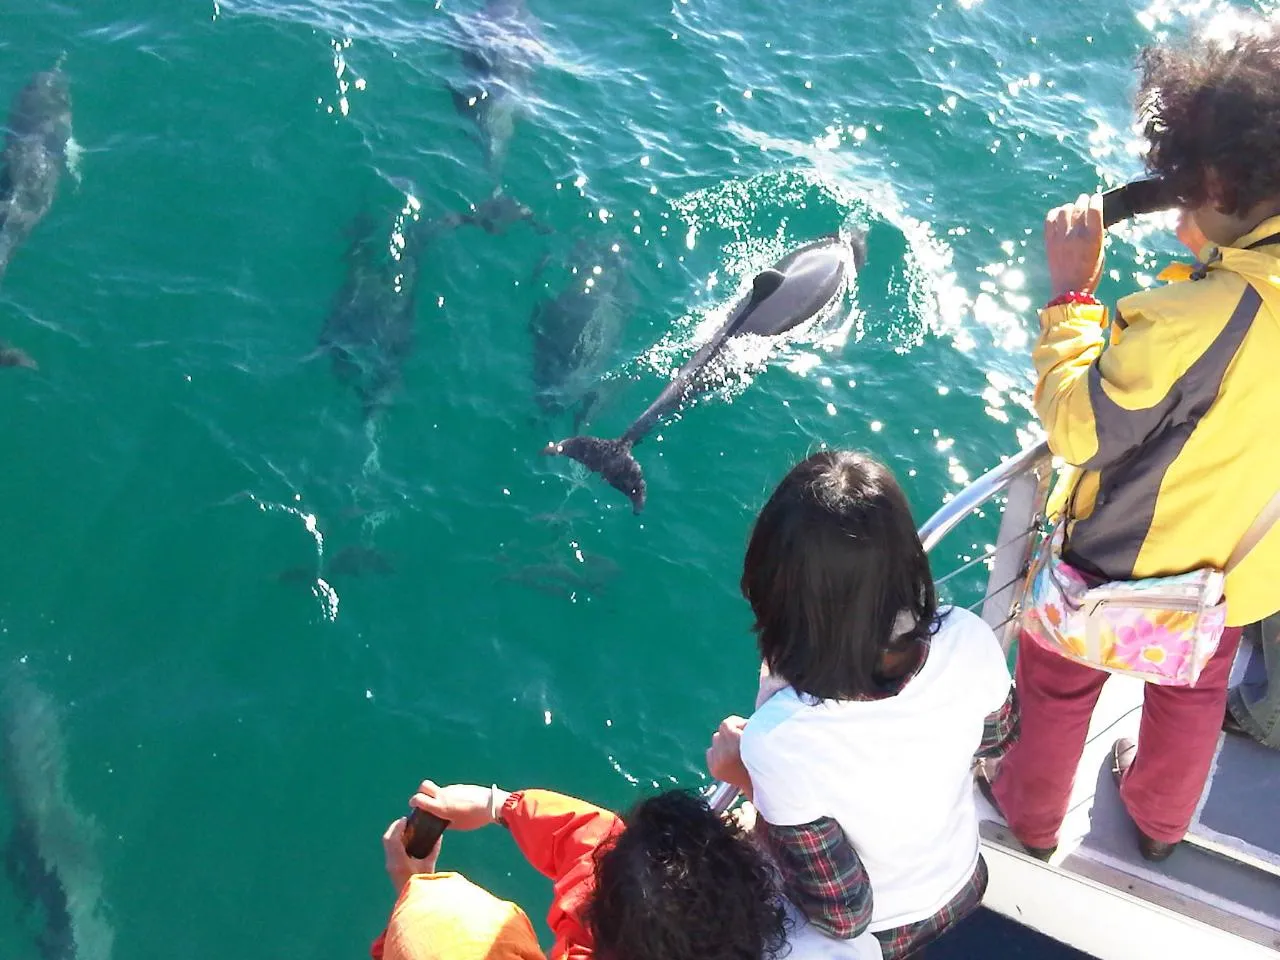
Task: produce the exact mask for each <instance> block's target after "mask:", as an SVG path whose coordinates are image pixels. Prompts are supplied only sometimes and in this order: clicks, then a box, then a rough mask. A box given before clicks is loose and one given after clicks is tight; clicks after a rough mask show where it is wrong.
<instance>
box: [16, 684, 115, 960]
mask: <svg viewBox="0 0 1280 960" xmlns="http://www.w3.org/2000/svg"><path fill="white" fill-rule="evenodd" d="M3 680H4V682H3V683H2V684H0V693H2V694H3V700H2V701H0V734H2V736H3V739H2V740H0V761H2V764H0V772H2V773H3V777H2V778H0V784H2V785H3V790H4V796H5V798H6V799H7V801H8V803H9V805H10V807H11V809H12V812H13V815H12V818H11V822H12V830H11V833H10V835H9V838H8V841H7V843H6V845H5V867H6V869H7V872H8V874H9V879H10V881H11V882H12V884H13V886H14V889H15V891H16V892H17V893H18V894H19V896H21V898H22V903H23V905H24V906H25V907H26V908H27V913H29V915H30V916H31V918H32V919H33V920H34V921H35V922H36V923H38V929H37V930H36V931H35V933H34V936H35V942H36V945H37V947H38V949H39V956H40V957H41V958H43V960H108V958H109V957H110V956H111V948H112V944H113V941H114V939H115V932H114V930H113V929H112V928H111V925H110V923H108V921H107V919H106V911H105V907H104V904H103V897H102V869H101V866H100V865H99V863H98V861H97V858H96V856H95V853H94V839H95V835H96V833H97V830H96V828H95V826H94V823H93V820H92V819H91V818H90V817H88V816H87V815H85V814H84V813H82V812H81V811H80V810H78V809H76V807H75V806H74V805H73V804H72V802H71V799H70V797H69V796H68V794H67V788H66V783H65V780H66V746H65V744H64V742H63V734H62V725H61V722H60V719H59V716H58V710H57V707H56V706H55V704H54V702H53V700H52V699H50V697H49V696H48V695H47V694H46V693H44V692H43V691H42V690H40V689H38V688H37V687H36V686H35V685H34V683H33V682H32V681H31V679H30V678H29V677H28V676H27V675H26V674H25V672H19V671H16V670H15V671H14V672H12V673H11V674H10V675H9V676H7V677H5V678H3Z"/></svg>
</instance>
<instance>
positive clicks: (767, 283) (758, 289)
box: [751, 270, 787, 304]
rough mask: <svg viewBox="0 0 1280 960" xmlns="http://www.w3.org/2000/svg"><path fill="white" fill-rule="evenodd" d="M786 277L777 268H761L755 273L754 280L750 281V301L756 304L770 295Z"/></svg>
mask: <svg viewBox="0 0 1280 960" xmlns="http://www.w3.org/2000/svg"><path fill="white" fill-rule="evenodd" d="M785 279H787V278H786V275H785V274H783V273H781V272H780V271H778V270H761V271H760V272H759V273H757V274H756V277H755V279H754V280H752V281H751V302H752V304H757V303H759V302H760V301H761V300H764V299H765V298H766V297H769V296H772V295H773V293H774V291H776V290H777V289H778V288H779V287H780V286H782V281H783V280H785Z"/></svg>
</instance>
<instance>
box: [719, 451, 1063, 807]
mask: <svg viewBox="0 0 1280 960" xmlns="http://www.w3.org/2000/svg"><path fill="white" fill-rule="evenodd" d="M1051 465H1052V455H1051V454H1050V452H1049V448H1048V445H1047V444H1044V443H1040V444H1037V445H1036V446H1034V447H1030V448H1028V449H1026V450H1023V451H1022V452H1021V453H1019V454H1018V455H1017V456H1013V457H1010V458H1009V459H1008V460H1006V461H1005V462H1004V463H1002V464H1000V466H998V467H994V468H992V469H991V470H988V471H987V472H986V473H984V474H983V475H982V476H980V477H979V478H978V479H977V480H975V481H973V483H971V484H969V485H968V486H967V487H965V488H964V489H963V490H961V491H960V492H959V493H958V494H956V495H955V496H954V497H952V498H951V500H949V501H948V502H947V503H945V504H943V505H942V506H941V507H940V508H939V509H938V510H937V512H936V513H934V515H933V516H931V517H930V518H929V519H928V520H926V521H925V522H924V525H923V526H921V527H920V530H919V533H920V542H921V543H923V544H924V548H925V550H926V551H931V550H933V548H934V547H936V546H937V545H938V544H939V543H940V542H941V541H942V539H943V537H945V536H946V535H947V534H948V533H950V532H951V531H952V530H954V529H955V528H956V527H957V526H958V525H959V524H960V522H961V521H962V520H964V518H965V517H967V516H969V515H970V514H972V513H973V512H974V511H976V510H977V509H979V508H980V507H981V506H982V505H983V504H984V503H986V502H988V501H989V500H991V499H992V498H993V497H995V496H997V495H999V494H1000V493H1003V492H1005V491H1006V490H1007V491H1008V498H1007V502H1006V504H1005V507H1004V515H1003V516H1002V517H1001V520H1000V531H999V533H998V534H997V535H996V543H995V546H994V547H992V548H991V549H990V550H988V551H986V552H985V553H983V554H982V555H981V556H978V557H974V558H973V559H971V560H968V561H966V562H965V563H963V564H962V565H961V566H959V567H957V568H956V569H955V570H952V571H951V572H949V573H948V574H946V575H945V576H943V577H939V578H938V579H937V580H935V584H936V585H938V586H942V585H944V584H945V583H947V581H949V580H951V579H952V578H953V577H956V576H958V575H959V574H961V573H964V572H965V571H966V570H970V569H972V568H973V567H976V566H977V565H979V564H981V563H990V565H991V571H990V573H989V574H988V576H987V589H986V590H985V591H984V593H983V596H982V599H980V600H978V601H977V603H974V604H972V605H971V606H970V607H969V609H970V610H973V609H975V608H976V607H978V606H981V607H982V618H983V619H984V620H985V621H986V622H987V624H988V625H989V626H990V627H991V629H992V630H994V631H995V632H996V635H997V636H998V637H999V638H1000V641H1001V644H1002V645H1003V646H1004V647H1005V649H1006V650H1007V649H1008V646H1009V641H1010V640H1011V639H1012V634H1013V629H1014V627H1016V626H1017V620H1018V616H1019V614H1021V612H1022V610H1021V601H1022V598H1021V584H1022V580H1023V577H1024V576H1025V574H1026V570H1027V567H1028V564H1029V562H1030V559H1031V551H1032V548H1033V547H1034V546H1035V542H1036V538H1035V536H1034V534H1035V532H1036V531H1037V530H1038V529H1039V528H1040V525H1041V522H1042V520H1043V516H1042V512H1043V508H1044V503H1045V499H1046V496H1047V494H1048V489H1049V479H1050V475H1051V473H1052V470H1051ZM992 584H995V586H994V587H993V586H992ZM706 797H707V803H708V805H709V806H710V807H711V809H712V810H714V811H715V812H716V813H724V812H725V811H726V810H728V809H729V808H730V807H732V806H733V804H734V802H735V801H736V800H737V799H738V788H737V787H735V786H733V785H732V784H729V783H722V782H717V783H716V785H715V786H714V787H712V788H710V790H709V792H708V793H707V794H706Z"/></svg>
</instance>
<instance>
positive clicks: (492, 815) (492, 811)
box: [489, 783, 498, 823]
mask: <svg viewBox="0 0 1280 960" xmlns="http://www.w3.org/2000/svg"><path fill="white" fill-rule="evenodd" d="M489 820H490V821H491V822H492V823H497V822H498V785H497V784H496V783H495V784H493V785H492V786H490V787H489Z"/></svg>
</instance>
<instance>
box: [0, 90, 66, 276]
mask: <svg viewBox="0 0 1280 960" xmlns="http://www.w3.org/2000/svg"><path fill="white" fill-rule="evenodd" d="M7 127H8V135H7V136H6V137H5V144H4V153H3V156H0V161H2V162H3V165H4V167H3V171H2V172H0V279H2V278H3V277H4V274H5V271H6V270H7V269H8V266H9V261H10V260H11V259H12V258H13V254H14V252H15V251H16V250H17V248H18V247H19V246H20V245H21V244H22V242H23V241H24V240H26V239H27V237H28V236H30V235H31V231H32V230H34V229H35V227H36V224H38V223H39V222H40V221H41V220H42V219H44V216H45V214H47V213H48V212H49V208H50V207H52V206H53V198H54V195H55V194H56V192H57V189H58V179H59V178H60V177H61V175H62V169H63V167H65V166H66V164H67V154H68V150H69V145H70V143H71V94H70V92H69V90H68V88H67V78H66V76H65V75H64V74H63V72H62V69H61V67H55V68H54V69H52V70H45V71H43V72H41V73H37V74H36V75H35V76H34V77H32V78H31V80H30V81H28V83H27V85H26V86H25V87H23V88H22V90H21V91H19V93H18V95H17V97H15V98H14V101H13V109H12V110H11V111H10V113H9V120H8V123H7Z"/></svg>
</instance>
